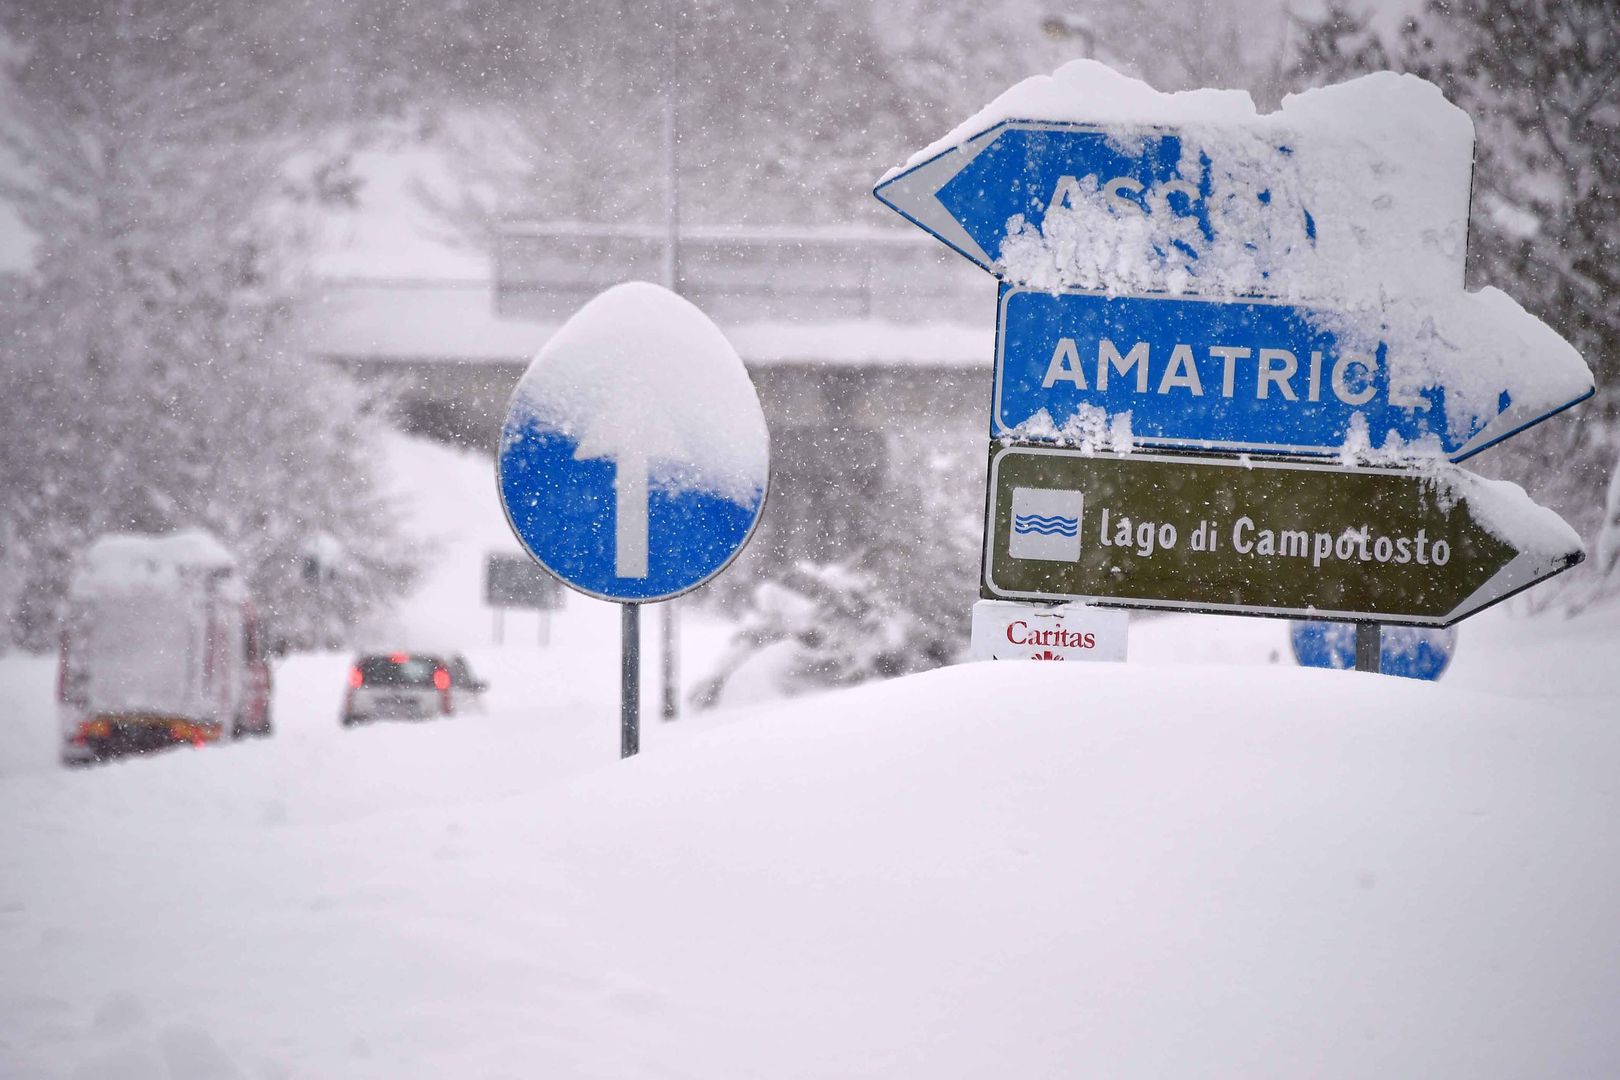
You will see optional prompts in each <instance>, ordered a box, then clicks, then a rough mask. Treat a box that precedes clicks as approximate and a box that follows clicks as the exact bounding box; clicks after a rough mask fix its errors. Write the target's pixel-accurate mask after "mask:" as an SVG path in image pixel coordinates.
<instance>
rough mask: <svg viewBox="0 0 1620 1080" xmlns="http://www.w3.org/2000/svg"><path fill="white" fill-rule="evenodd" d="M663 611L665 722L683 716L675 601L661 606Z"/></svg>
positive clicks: (678, 623) (678, 632)
mask: <svg viewBox="0 0 1620 1080" xmlns="http://www.w3.org/2000/svg"><path fill="white" fill-rule="evenodd" d="M659 606H660V607H662V608H663V609H664V611H663V616H664V618H663V630H664V710H663V717H664V719H665V720H674V719H675V718H676V717H678V716H679V715H680V714H681V694H680V682H681V654H680V642H681V630H680V621H679V614H680V613H679V612H677V611H676V610H675V601H673V600H666V601H664V603H662V604H660V605H659Z"/></svg>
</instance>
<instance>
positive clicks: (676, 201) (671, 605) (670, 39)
mask: <svg viewBox="0 0 1620 1080" xmlns="http://www.w3.org/2000/svg"><path fill="white" fill-rule="evenodd" d="M675 18H676V13H675V7H674V4H672V3H671V2H670V0H664V42H665V44H664V230H665V236H664V288H666V289H668V290H669V291H670V292H672V293H676V294H679V293H680V291H681V182H680V159H679V157H678V156H677V155H678V153H679V144H680V112H679V108H680V102H679V101H678V100H677V94H678V93H679V87H680V76H681V70H680V47H681V44H680V37H679V34H678V32H677V30H676V26H675ZM658 606H659V622H660V629H661V631H662V632H661V633H660V635H659V636H660V638H661V641H660V644H661V645H662V646H663V648H662V649H661V650H660V651H661V652H662V655H663V691H664V693H663V709H662V716H663V718H664V719H665V720H673V719H675V718H676V716H678V715H679V713H680V691H679V689H678V687H679V682H680V674H679V672H680V626H679V624H678V623H677V622H676V610H675V602H674V601H673V600H667V601H665V602H664V603H662V604H660V605H658Z"/></svg>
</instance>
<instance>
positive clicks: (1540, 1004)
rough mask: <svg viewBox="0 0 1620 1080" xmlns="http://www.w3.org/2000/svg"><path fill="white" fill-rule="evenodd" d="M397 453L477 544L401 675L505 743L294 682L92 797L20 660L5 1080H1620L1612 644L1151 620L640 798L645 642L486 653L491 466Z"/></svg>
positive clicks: (1603, 617) (117, 773)
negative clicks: (1312, 654) (193, 745)
mask: <svg viewBox="0 0 1620 1080" xmlns="http://www.w3.org/2000/svg"><path fill="white" fill-rule="evenodd" d="M391 457H392V460H393V461H394V462H395V466H396V468H397V469H398V470H399V472H400V475H401V476H410V477H412V478H413V480H414V482H413V487H414V488H415V490H424V489H425V490H432V491H434V492H436V493H439V495H440V496H441V497H440V498H439V499H437V500H435V502H434V503H433V505H432V506H431V507H414V508H413V511H412V512H413V514H415V515H416V516H417V518H418V524H419V526H420V529H421V531H422V532H423V533H424V534H425V535H432V536H436V537H438V538H439V540H440V541H441V548H440V554H439V558H438V560H437V562H436V564H435V565H436V568H435V571H434V572H433V573H432V574H430V575H429V577H428V578H427V580H426V581H425V582H424V583H423V587H422V589H421V590H420V591H419V593H418V594H417V595H416V596H415V597H414V598H413V599H412V601H411V603H410V604H408V605H407V606H406V607H405V608H404V609H403V610H402V611H401V612H400V613H399V614H398V617H397V619H396V620H395V623H394V625H393V626H392V627H379V628H378V629H377V631H376V633H375V636H376V637H377V638H378V640H377V642H376V643H377V644H379V645H382V644H384V643H385V642H398V643H399V644H402V645H407V646H420V647H427V646H431V647H445V646H448V645H454V646H456V647H458V648H461V649H463V650H464V651H466V653H467V654H468V656H469V658H470V659H471V660H472V663H473V666H474V668H475V669H476V670H478V672H479V674H480V675H483V676H485V677H486V678H488V679H489V680H490V682H491V683H492V684H493V685H492V690H491V691H490V693H489V695H488V699H489V700H488V702H487V707H486V709H485V710H484V711H482V712H479V713H474V714H471V715H465V716H460V717H457V718H455V719H452V720H447V721H442V722H435V723H429V724H419V725H411V724H381V725H375V726H372V727H368V728H364V729H360V730H352V731H347V730H342V729H340V728H339V727H338V725H337V711H338V706H339V701H340V699H341V694H342V689H343V682H344V673H345V669H346V665H347V663H348V658H347V657H346V656H343V655H319V654H317V655H300V656H293V657H289V658H287V659H286V660H284V661H283V662H282V663H281V664H280V665H279V666H278V669H277V672H276V676H277V693H276V721H277V725H278V731H277V734H276V736H275V737H274V738H273V739H270V740H265V741H254V742H246V743H240V744H234V745H231V746H227V747H222V748H210V749H204V750H190V749H187V750H185V751H183V752H175V753H169V754H162V755H156V756H152V757H149V758H145V759H141V760H136V761H130V762H127V763H120V764H117V765H113V766H109V767H105V768H97V769H91V770H86V771H79V772H67V771H64V770H60V769H58V768H56V767H55V764H54V761H55V756H54V755H55V747H54V744H53V739H54V727H53V726H52V725H53V724H54V718H53V715H52V708H51V694H52V692H53V690H54V685H53V682H54V663H53V661H51V660H50V659H49V658H31V657H8V658H5V659H0V702H3V704H4V714H3V716H0V732H3V733H4V735H5V738H4V740H3V742H0V1077H4V1078H6V1080H12V1078H13V1077H16V1078H23V1077H57V1076H61V1077H119V1078H132V1080H140V1078H145V1077H152V1078H158V1077H186V1078H192V1077H197V1078H201V1077H223V1076H241V1077H289V1078H290V1077H322V1078H324V1077H387V1078H390V1080H392V1078H400V1077H415V1076H421V1077H440V1076H456V1077H612V1078H620V1077H637V1076H647V1077H705V1078H712V1077H756V1076H770V1077H832V1076H885V1077H892V1076H910V1077H929V1078H935V1077H952V1076H962V1077H968V1076H972V1077H980V1076H1017V1077H1035V1076H1053V1077H1070V1076H1093V1075H1095V1076H1242V1077H1249V1076H1256V1075H1278V1076H1345V1077H1365V1076H1423V1077H1434V1076H1458V1077H1481V1076H1523V1077H1547V1076H1559V1077H1588V1076H1589V1077H1599V1076H1613V1075H1620V1011H1617V1009H1616V1004H1615V1003H1616V1002H1620V918H1617V917H1616V916H1615V914H1614V898H1615V897H1616V896H1617V895H1620V833H1617V832H1616V830H1615V829H1614V825H1613V823H1614V822H1615V821H1616V820H1617V819H1620V780H1617V779H1616V778H1617V777H1620V705H1617V704H1616V703H1617V702H1620V665H1616V664H1614V662H1613V659H1612V657H1613V656H1614V655H1615V651H1616V647H1617V646H1620V609H1609V610H1606V611H1602V612H1597V613H1594V614H1591V615H1588V616H1585V617H1582V618H1580V619H1576V620H1570V621H1559V620H1547V619H1529V618H1509V617H1507V615H1505V614H1504V613H1502V612H1501V611H1499V610H1493V611H1491V612H1488V613H1486V614H1485V615H1482V616H1480V617H1479V618H1478V619H1475V620H1473V621H1471V622H1469V623H1467V624H1465V625H1464V626H1463V627H1462V630H1461V634H1460V642H1459V651H1458V659H1457V661H1456V662H1455V664H1454V665H1453V668H1452V670H1451V671H1450V672H1448V674H1447V675H1446V677H1445V679H1444V680H1443V681H1442V682H1440V683H1439V684H1437V685H1429V684H1418V683H1412V682H1408V681H1405V680H1398V679H1391V678H1382V677H1376V676H1365V675H1358V674H1355V673H1346V672H1325V671H1302V670H1299V669H1297V668H1295V667H1293V666H1292V664H1291V662H1290V661H1289V660H1288V650H1287V640H1286V624H1284V623H1279V622H1272V621H1266V620H1241V619H1224V618H1213V617H1195V616H1185V617H1163V618H1152V619H1138V620H1137V621H1136V623H1135V625H1134V626H1133V630H1132V638H1131V643H1130V650H1131V659H1130V661H1129V662H1128V663H1126V664H1122V665H1110V664H1067V665H1065V664H1012V663H1003V664H979V665H967V666H962V667H958V668H954V669H949V670H946V671H941V672H935V673H931V674H929V675H925V676H920V677H915V678H909V679H902V680H896V681H894V682H890V683H887V684H883V685H878V686H869V687H864V688H860V689H857V690H854V691H849V692H844V693H839V694H832V695H823V696H819V697H813V698H806V699H801V700H799V701H796V702H789V703H776V704H764V705H755V706H750V707H747V708H739V709H735V710H731V711H726V712H720V713H715V714H710V715H707V716H703V717H694V718H686V719H683V721H682V722H680V723H678V724H673V725H662V724H659V723H658V722H657V721H656V720H655V719H651V718H649V719H648V720H647V721H646V724H645V729H646V730H645V732H644V738H643V749H644V752H643V754H642V756H641V757H640V758H638V759H636V760H634V761H631V762H620V761H618V760H617V747H618V734H617V728H616V723H617V696H616V695H617V689H616V676H617V651H616V644H617V621H616V619H617V615H616V611H615V610H614V609H613V608H612V607H610V606H608V605H604V604H599V603H595V602H591V601H586V600H583V599H578V598H571V600H570V602H569V605H568V607H567V609H566V610H565V611H563V612H561V613H559V614H558V616H556V618H555V619H554V621H553V625H552V630H551V644H550V645H549V646H546V647H540V646H538V645H537V644H535V643H534V637H535V630H536V626H535V620H534V616H532V615H518V614H514V615H512V616H509V618H508V619H507V627H506V629H507V637H506V644H505V645H504V646H501V647H496V646H494V645H493V644H492V637H491V633H492V620H491V617H490V613H489V612H488V611H487V610H485V609H484V608H483V607H482V606H481V604H480V603H479V601H478V597H479V591H480V588H481V584H482V579H481V573H482V570H481V564H482V558H483V554H484V553H485V552H486V551H488V550H511V549H512V547H513V544H512V542H511V540H510V537H509V534H508V533H507V531H506V525H505V522H504V520H502V518H501V515H500V511H499V508H498V505H497V504H496V502H495V499H494V476H493V469H492V468H491V467H490V464H489V462H488V460H487V459H484V458H477V457H472V456H466V455H459V454H455V453H453V452H450V451H446V450H443V449H440V448H437V447H433V446H429V445H427V444H423V443H418V442H413V441H410V440H403V439H402V440H400V441H399V442H398V443H397V444H396V445H395V446H394V448H393V451H392V454H391ZM424 479H426V480H428V481H429V482H428V483H427V485H426V486H425V487H424V486H423V484H422V481H423V480H424ZM685 628H686V631H687V633H686V664H685V673H686V675H687V677H688V678H687V681H688V682H689V683H691V682H695V681H696V680H697V679H699V678H701V677H702V675H704V674H705V673H706V671H707V667H708V664H709V663H710V662H711V661H712V659H713V658H714V656H715V655H716V654H717V652H718V651H719V650H720V649H721V648H722V647H723V645H724V637H725V627H724V625H723V624H719V623H717V622H715V621H713V620H710V619H705V618H700V617H698V616H696V615H694V614H692V613H688V614H687V616H686V622H685ZM648 672H649V675H650V673H651V665H650V664H649V667H648ZM648 689H649V694H650V692H651V690H652V683H651V680H649V683H648Z"/></svg>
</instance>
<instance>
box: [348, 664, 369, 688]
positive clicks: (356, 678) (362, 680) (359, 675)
mask: <svg viewBox="0 0 1620 1080" xmlns="http://www.w3.org/2000/svg"><path fill="white" fill-rule="evenodd" d="M349 685H350V686H352V687H354V688H355V689H356V690H358V689H360V688H361V687H362V686H364V685H366V676H365V673H364V672H362V671H361V670H360V669H359V668H357V667H352V668H350V669H349Z"/></svg>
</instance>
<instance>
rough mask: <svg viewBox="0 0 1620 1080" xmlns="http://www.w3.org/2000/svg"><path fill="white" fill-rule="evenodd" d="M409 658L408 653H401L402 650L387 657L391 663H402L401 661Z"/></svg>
mask: <svg viewBox="0 0 1620 1080" xmlns="http://www.w3.org/2000/svg"><path fill="white" fill-rule="evenodd" d="M410 658H411V654H410V653H402V652H397V653H392V654H390V655H389V657H388V659H389V661H390V662H391V663H395V664H403V663H405V661H407V660H409V659H410Z"/></svg>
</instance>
